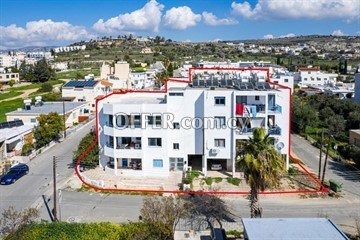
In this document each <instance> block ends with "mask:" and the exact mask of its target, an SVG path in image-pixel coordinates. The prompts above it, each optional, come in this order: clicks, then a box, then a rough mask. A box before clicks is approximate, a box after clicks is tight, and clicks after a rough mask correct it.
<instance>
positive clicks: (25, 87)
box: [9, 80, 64, 92]
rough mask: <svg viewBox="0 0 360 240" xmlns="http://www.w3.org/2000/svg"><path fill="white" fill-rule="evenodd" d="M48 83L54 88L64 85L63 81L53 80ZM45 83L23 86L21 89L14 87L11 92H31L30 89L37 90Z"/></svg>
mask: <svg viewBox="0 0 360 240" xmlns="http://www.w3.org/2000/svg"><path fill="white" fill-rule="evenodd" d="M47 83H49V84H51V85H52V86H54V85H57V84H62V83H64V81H61V80H53V81H48V82H47ZM42 84H43V83H32V84H29V85H26V86H21V87H12V88H10V89H9V90H10V91H11V92H15V91H23V90H29V89H35V88H40V87H41V85H42Z"/></svg>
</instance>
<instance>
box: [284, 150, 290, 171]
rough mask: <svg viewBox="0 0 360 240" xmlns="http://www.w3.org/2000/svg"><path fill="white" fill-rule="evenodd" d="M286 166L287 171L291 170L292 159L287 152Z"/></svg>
mask: <svg viewBox="0 0 360 240" xmlns="http://www.w3.org/2000/svg"><path fill="white" fill-rule="evenodd" d="M285 167H286V171H287V170H289V167H290V161H289V155H288V154H286V165H285Z"/></svg>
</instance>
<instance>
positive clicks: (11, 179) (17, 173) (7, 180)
mask: <svg viewBox="0 0 360 240" xmlns="http://www.w3.org/2000/svg"><path fill="white" fill-rule="evenodd" d="M28 173H29V166H28V165H26V164H23V163H20V164H17V165H15V166H13V167H11V168H10V170H9V172H7V173H6V174H5V175H4V176H3V177H2V178H1V179H0V184H1V185H9V184H12V183H15V182H16V181H17V180H18V179H20V178H21V177H22V176H24V175H26V174H28Z"/></svg>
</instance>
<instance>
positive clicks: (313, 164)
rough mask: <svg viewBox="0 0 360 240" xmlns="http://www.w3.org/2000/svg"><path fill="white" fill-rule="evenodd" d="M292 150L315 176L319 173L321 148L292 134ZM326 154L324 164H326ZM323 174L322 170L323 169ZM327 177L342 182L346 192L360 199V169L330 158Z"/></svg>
mask: <svg viewBox="0 0 360 240" xmlns="http://www.w3.org/2000/svg"><path fill="white" fill-rule="evenodd" d="M291 150H292V152H293V153H294V154H295V156H296V157H298V158H299V159H300V160H301V161H302V162H303V163H304V164H305V165H306V166H307V167H308V168H310V169H311V170H312V172H313V173H314V174H315V176H317V175H318V169H319V159H320V157H319V154H320V150H319V149H318V148H316V147H314V146H312V145H311V144H310V143H309V142H308V141H307V140H305V139H304V138H303V137H300V136H299V135H296V134H292V135H291ZM324 159H325V154H323V158H322V165H323V166H324ZM321 174H322V170H321ZM325 178H326V179H333V180H335V181H337V182H339V183H342V186H343V191H344V194H345V195H347V196H348V197H350V198H356V199H360V170H359V169H356V168H354V167H352V166H349V165H347V164H345V163H341V162H337V161H334V160H332V159H331V158H329V161H328V164H327V169H326V174H325ZM359 207H360V206H359Z"/></svg>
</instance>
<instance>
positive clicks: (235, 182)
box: [226, 177, 241, 186]
mask: <svg viewBox="0 0 360 240" xmlns="http://www.w3.org/2000/svg"><path fill="white" fill-rule="evenodd" d="M226 180H227V182H228V183H230V184H232V185H235V186H239V185H240V183H241V180H240V179H239V178H232V177H228V178H227V179H226Z"/></svg>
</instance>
